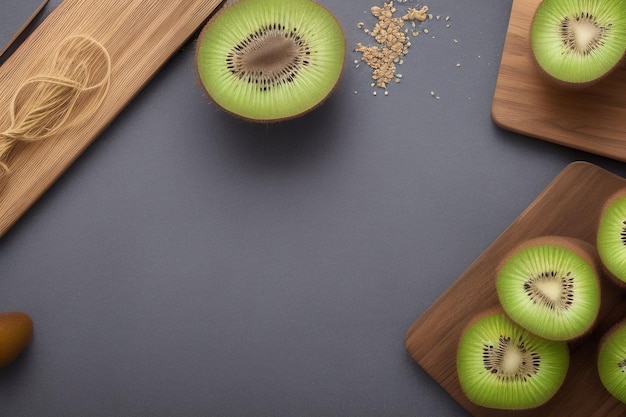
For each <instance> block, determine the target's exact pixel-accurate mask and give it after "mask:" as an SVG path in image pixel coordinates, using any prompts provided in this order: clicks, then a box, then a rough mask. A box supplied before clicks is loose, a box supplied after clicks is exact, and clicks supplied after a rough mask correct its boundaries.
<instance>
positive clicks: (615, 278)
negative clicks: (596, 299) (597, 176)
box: [596, 188, 626, 290]
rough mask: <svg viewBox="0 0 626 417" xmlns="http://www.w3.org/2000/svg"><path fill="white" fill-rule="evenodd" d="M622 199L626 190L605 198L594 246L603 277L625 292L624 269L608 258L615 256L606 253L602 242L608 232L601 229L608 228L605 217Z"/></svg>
mask: <svg viewBox="0 0 626 417" xmlns="http://www.w3.org/2000/svg"><path fill="white" fill-rule="evenodd" d="M624 198H626V188H623V189H619V190H617V191H615V192H614V193H613V194H611V195H610V196H609V197H608V198H607V200H606V201H605V202H604V204H603V206H602V209H601V212H600V218H599V221H598V227H597V235H596V246H597V248H598V256H599V258H600V261H601V266H602V270H603V272H604V274H605V276H607V277H608V278H609V280H610V282H612V283H613V284H615V285H616V286H617V287H619V288H621V289H622V290H626V267H625V268H624V269H621V268H619V267H618V266H617V265H615V262H616V261H615V260H612V259H611V258H610V257H611V256H617V255H615V254H607V253H606V249H605V243H604V241H605V240H606V239H608V237H607V235H606V233H608V232H607V231H605V230H604V229H603V228H605V227H608V224H605V222H608V219H607V218H606V216H607V212H608V210H609V208H610V207H612V206H613V204H615V203H616V202H617V201H618V200H620V199H624ZM625 206H626V204H625ZM625 211H626V210H625ZM624 221H626V217H625V218H624ZM623 256H626V248H625V249H624V253H623ZM625 265H626V262H625Z"/></svg>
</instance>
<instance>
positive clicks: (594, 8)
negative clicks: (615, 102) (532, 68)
mask: <svg viewBox="0 0 626 417" xmlns="http://www.w3.org/2000/svg"><path fill="white" fill-rule="evenodd" d="M530 42H531V48H532V52H533V56H534V57H535V59H536V61H537V63H538V64H539V66H540V67H541V68H542V69H543V71H545V73H547V74H548V75H549V76H551V77H553V78H554V79H557V80H559V81H561V82H563V83H565V84H569V85H573V84H577V85H587V84H590V83H593V82H594V81H597V80H599V79H601V78H602V77H603V76H604V75H606V74H608V73H609V72H610V71H611V70H612V69H613V68H615V67H616V66H617V64H618V63H619V62H620V60H621V59H622V57H623V56H624V53H625V51H626V5H625V4H624V0H543V1H542V3H541V4H540V5H539V7H538V8H537V10H536V12H535V15H534V18H533V22H532V26H531V33H530Z"/></svg>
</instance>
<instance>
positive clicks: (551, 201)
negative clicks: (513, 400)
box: [405, 162, 626, 417]
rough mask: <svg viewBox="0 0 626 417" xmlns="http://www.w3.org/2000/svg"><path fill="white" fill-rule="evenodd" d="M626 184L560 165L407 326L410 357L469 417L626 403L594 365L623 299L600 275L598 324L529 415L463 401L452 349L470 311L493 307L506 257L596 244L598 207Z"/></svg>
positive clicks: (622, 409) (571, 411)
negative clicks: (536, 243)
mask: <svg viewBox="0 0 626 417" xmlns="http://www.w3.org/2000/svg"><path fill="white" fill-rule="evenodd" d="M622 187H626V180H625V179H623V178H621V177H618V176H616V175H614V174H611V173H609V172H607V171H605V170H603V169H601V168H598V167H597V166H595V165H592V164H589V163H586V162H576V163H573V164H570V165H569V166H567V167H566V168H565V169H564V170H563V171H562V172H561V173H560V174H559V175H558V176H557V177H556V178H555V179H554V180H553V181H552V182H551V183H550V184H549V185H548V186H547V188H546V189H545V190H544V191H543V192H542V193H541V194H540V195H539V196H538V197H537V198H536V199H535V201H534V202H533V203H532V204H531V205H530V206H529V207H528V208H527V209H526V210H525V211H524V212H523V213H522V214H521V215H520V216H519V217H518V218H517V219H516V220H515V221H514V222H513V223H512V224H511V225H510V226H509V227H508V228H507V229H506V230H505V231H504V232H503V234H502V235H501V236H500V237H498V239H497V240H496V241H495V242H494V243H493V244H492V245H490V246H489V248H487V250H486V251H485V252H483V254H482V255H481V256H480V257H479V258H478V259H477V260H476V261H475V262H474V263H473V264H472V265H471V266H470V267H469V268H468V269H467V270H466V271H465V272H464V273H463V274H462V275H461V276H460V277H459V278H458V279H457V280H456V281H455V282H454V284H452V285H451V286H450V288H448V290H446V291H445V292H444V294H442V295H441V297H440V298H439V299H438V300H437V301H436V302H435V303H434V304H433V305H432V306H431V307H430V308H429V309H428V310H427V311H426V312H424V313H423V314H422V315H421V316H420V317H419V318H418V319H417V321H415V323H413V325H412V326H411V327H410V328H409V329H408V331H407V333H406V340H405V342H406V349H407V352H408V353H409V355H410V356H411V357H412V358H413V359H414V360H415V361H416V362H417V363H418V364H419V365H420V366H421V367H422V368H423V369H424V370H425V371H426V372H427V373H428V374H429V375H431V376H432V377H433V378H434V379H435V380H436V381H437V382H438V383H439V384H440V385H441V386H442V387H443V388H444V389H445V390H446V391H447V392H448V393H449V394H450V395H451V396H452V397H453V398H454V399H455V400H456V401H458V402H459V403H460V404H461V405H462V406H463V407H464V408H465V409H467V410H468V411H469V412H470V413H471V414H472V415H474V416H476V417H487V416H498V417H506V416H520V417H521V416H528V417H530V416H535V417H536V416H541V417H562V416H570V417H618V416H624V415H626V405H624V404H622V403H620V402H619V401H617V400H615V399H614V398H612V397H611V396H610V395H609V394H608V393H607V392H606V391H605V390H604V388H603V387H602V385H601V383H600V380H599V378H598V376H597V373H596V368H595V355H596V347H597V342H598V339H599V337H600V336H601V334H602V333H603V332H604V331H605V330H606V329H607V328H608V327H609V326H611V325H612V324H614V323H615V322H617V320H619V319H621V318H624V317H626V297H625V295H624V293H623V292H622V291H620V290H618V289H617V287H616V286H614V285H613V284H612V283H610V282H609V281H608V279H606V277H603V283H604V287H603V294H602V309H601V314H600V320H599V321H598V327H597V328H596V330H595V332H594V333H592V334H591V335H589V336H588V337H587V338H585V339H583V340H581V341H578V342H576V343H573V344H571V345H570V352H571V362H570V369H569V372H568V375H567V378H566V382H565V384H564V385H563V386H562V388H561V390H560V391H559V392H558V393H557V395H556V396H555V397H553V398H552V400H550V401H549V402H548V403H546V404H544V405H543V406H541V407H540V408H537V409H535V410H530V411H529V410H526V411H499V410H491V409H488V408H484V407H479V406H476V405H474V404H472V403H471V402H469V401H468V400H467V398H466V397H465V396H464V394H463V393H462V391H461V388H460V386H459V383H458V379H457V375H456V348H457V344H458V341H459V337H460V336H461V332H462V330H463V328H464V327H465V326H466V325H467V323H468V321H469V320H470V319H471V318H472V317H473V316H474V315H475V314H477V313H479V312H481V311H484V310H486V309H489V308H494V307H497V306H498V298H497V294H496V290H495V269H496V267H497V265H498V263H499V262H500V261H501V259H502V258H503V256H505V254H506V253H507V252H508V251H510V250H512V249H513V247H514V246H516V245H517V244H519V243H520V242H522V241H523V240H525V239H529V238H532V237H537V236H542V235H549V234H553V235H565V236H573V237H576V238H579V239H583V240H585V241H588V242H595V234H596V230H597V222H598V219H599V215H600V212H601V209H602V204H603V202H604V201H605V200H606V199H607V198H608V197H609V195H610V194H612V193H613V192H614V191H617V190H618V189H620V188H622Z"/></svg>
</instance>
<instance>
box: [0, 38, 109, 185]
mask: <svg viewBox="0 0 626 417" xmlns="http://www.w3.org/2000/svg"><path fill="white" fill-rule="evenodd" d="M110 77H111V57H110V56H109V54H108V52H107V50H106V49H105V48H104V47H103V46H102V45H101V44H100V43H98V42H97V41H95V40H94V39H92V38H90V37H88V36H72V37H70V38H67V39H65V40H64V41H63V43H62V44H61V45H60V46H59V48H58V49H57V51H56V52H55V54H54V57H53V59H52V61H51V63H50V64H49V65H48V67H47V68H46V69H45V71H43V72H42V75H37V76H34V77H32V78H29V79H28V80H26V81H25V82H24V83H22V84H21V85H20V86H19V88H18V89H17V92H16V93H15V95H14V96H13V99H12V101H11V103H10V108H9V117H10V121H11V125H10V126H9V128H8V129H7V130H5V131H3V132H0V180H2V179H3V178H4V177H6V176H7V174H9V172H10V170H9V166H8V163H7V159H8V157H9V155H10V153H11V151H12V150H13V148H14V147H15V146H16V144H17V143H18V142H26V143H30V142H36V141H39V140H42V139H46V138H49V137H51V136H53V135H55V134H56V133H58V132H59V131H61V130H62V129H65V128H67V127H69V126H72V125H75V124H77V123H79V122H81V121H83V120H84V119H86V118H87V117H89V116H90V115H92V114H93V113H94V112H95V111H96V110H97V109H98V107H100V105H101V104H102V102H103V101H104V98H105V96H106V95H107V93H108V90H109V83H110Z"/></svg>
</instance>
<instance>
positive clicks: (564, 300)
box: [496, 236, 600, 340]
mask: <svg viewBox="0 0 626 417" xmlns="http://www.w3.org/2000/svg"><path fill="white" fill-rule="evenodd" d="M591 253H592V246H591V245H589V244H587V243H586V242H579V241H577V240H575V239H570V238H562V237H557V236H544V237H541V238H536V239H532V240H530V241H528V242H525V244H524V245H522V246H521V247H519V248H516V249H515V250H514V251H513V253H512V254H511V255H510V256H509V257H508V258H506V259H505V260H504V262H503V263H502V265H501V266H500V268H499V270H498V274H497V278H496V290H497V293H498V298H499V300H500V304H501V305H502V307H503V309H504V311H505V312H506V314H507V315H509V316H510V317H511V319H513V321H515V322H517V323H518V324H519V325H521V326H522V327H524V328H526V329H528V330H529V331H531V332H533V333H535V334H537V335H539V336H541V337H544V338H546V339H552V340H571V339H575V338H578V337H580V336H582V335H583V334H585V333H587V332H588V331H589V330H590V329H591V327H592V326H593V324H594V323H595V320H596V318H597V315H598V312H599V310H600V281H599V279H600V278H599V272H598V270H597V269H598V268H597V265H596V262H595V261H594V258H593V255H592V254H591Z"/></svg>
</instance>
